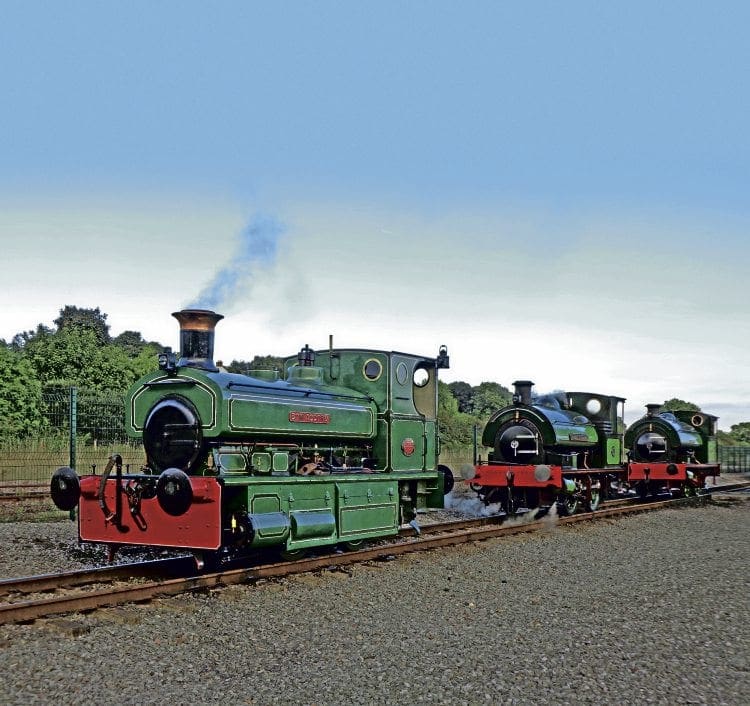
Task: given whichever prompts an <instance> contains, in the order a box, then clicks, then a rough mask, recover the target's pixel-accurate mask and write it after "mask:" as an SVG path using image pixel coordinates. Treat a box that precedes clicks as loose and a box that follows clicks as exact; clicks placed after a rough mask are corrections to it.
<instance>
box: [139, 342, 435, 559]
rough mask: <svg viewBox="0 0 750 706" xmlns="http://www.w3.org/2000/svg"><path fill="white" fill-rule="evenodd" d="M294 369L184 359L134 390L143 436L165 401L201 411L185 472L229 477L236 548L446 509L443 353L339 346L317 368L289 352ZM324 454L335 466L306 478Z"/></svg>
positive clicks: (227, 504) (352, 532)
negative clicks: (194, 451) (248, 370)
mask: <svg viewBox="0 0 750 706" xmlns="http://www.w3.org/2000/svg"><path fill="white" fill-rule="evenodd" d="M286 368H287V371H286V375H285V379H283V380H280V379H276V377H277V376H276V374H270V373H268V372H265V371H264V372H261V373H259V374H258V375H257V376H247V375H237V374H232V373H228V372H224V371H223V370H220V369H215V370H206V369H202V368H198V367H188V366H180V367H178V368H177V370H175V371H170V372H169V373H167V372H165V371H159V372H155V373H152V374H150V375H147V376H145V377H144V378H142V379H141V380H139V381H138V382H137V383H136V384H135V385H134V386H133V387H132V388H131V390H130V391H129V393H128V397H127V403H126V428H127V431H128V434H129V435H130V436H132V437H134V438H141V437H143V433H144V428H145V425H146V422H147V420H148V418H149V415H150V414H151V411H152V410H153V408H154V407H155V405H157V404H158V403H159V402H161V401H163V400H165V399H173V400H179V401H180V402H183V403H186V404H188V405H189V406H190V407H191V408H192V409H193V410H194V411H195V413H196V416H197V418H198V420H199V421H198V424H199V426H200V433H201V437H200V438H201V441H200V443H201V451H200V455H199V458H198V461H197V463H195V464H194V465H192V466H191V467H190V468H184V469H181V470H185V471H186V472H188V473H189V474H191V475H207V476H216V477H217V478H218V479H219V482H220V483H221V485H222V487H223V489H222V523H223V532H224V533H225V534H226V535H227V537H228V539H227V541H226V546H231V545H232V544H233V543H234V544H238V545H239V544H241V545H242V546H245V547H252V548H259V547H266V546H279V545H280V546H283V547H285V548H286V549H287V550H290V551H294V550H297V549H304V548H307V547H312V546H319V545H324V544H334V543H337V542H358V541H359V540H362V539H369V538H373V537H379V536H383V535H390V534H396V533H397V532H398V528H399V525H400V524H402V523H404V522H408V521H409V520H411V519H413V518H414V517H415V513H416V512H418V511H419V510H423V509H426V508H430V507H443V502H444V500H443V476H442V475H441V474H440V473H439V472H438V470H437V458H438V453H439V442H438V429H437V365H436V361H435V360H434V359H431V358H424V357H421V356H414V355H408V354H404V353H397V352H384V351H372V350H358V349H357V350H331V351H322V352H317V353H316V360H315V364H314V365H310V366H300V365H298V364H297V358H296V357H295V358H289V359H288V360H287V361H286ZM415 371H417V372H418V373H419V372H421V371H423V373H422V374H423V376H424V377H425V378H426V381H425V383H424V384H423V385H417V384H415V382H414V375H415ZM313 458H314V459H315V460H318V459H320V460H321V461H322V462H325V466H324V467H321V468H320V470H319V471H318V469H316V471H315V475H303V474H302V472H303V471H304V470H306V464H309V463H310V461H311V460H312V459H313ZM365 461H366V462H367V463H365Z"/></svg>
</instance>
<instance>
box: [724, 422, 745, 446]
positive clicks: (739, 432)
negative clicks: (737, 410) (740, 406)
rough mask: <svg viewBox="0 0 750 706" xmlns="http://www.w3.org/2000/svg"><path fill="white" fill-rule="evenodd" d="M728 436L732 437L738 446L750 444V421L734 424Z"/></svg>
mask: <svg viewBox="0 0 750 706" xmlns="http://www.w3.org/2000/svg"><path fill="white" fill-rule="evenodd" d="M728 436H730V437H731V438H732V440H733V441H734V445H736V446H744V445H748V446H750V422H740V423H739V424H732V427H731V429H730V431H729V434H728Z"/></svg>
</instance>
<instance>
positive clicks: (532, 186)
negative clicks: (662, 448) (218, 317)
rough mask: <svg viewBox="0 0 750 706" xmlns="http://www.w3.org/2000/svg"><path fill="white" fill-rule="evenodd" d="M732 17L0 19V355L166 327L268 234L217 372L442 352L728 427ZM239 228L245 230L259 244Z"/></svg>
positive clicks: (736, 115)
mask: <svg viewBox="0 0 750 706" xmlns="http://www.w3.org/2000/svg"><path fill="white" fill-rule="evenodd" d="M748 20H750V6H748V5H747V4H745V3H740V2H725V3H716V4H713V5H708V4H706V3H691V2H663V3H646V2H628V3H624V2H623V3H595V2H568V3H553V2H536V3H535V2H531V3H498V2H469V3H456V2H452V3H449V2H410V3H396V2H378V3H374V2H362V3H351V2H317V3H303V2H290V3H283V4H282V3H254V2H237V3H227V2H217V3H212V4H210V5H209V4H205V3H191V2H179V3H178V2H158V3H139V2H130V3H94V2H67V3H65V4H62V5H55V4H48V3H29V2H5V3H3V6H2V9H0V86H2V95H3V110H2V111H0V155H2V158H1V159H0V239H1V240H2V242H3V243H4V244H5V252H6V274H5V277H4V280H5V282H4V285H3V287H2V289H0V292H1V294H0V297H1V298H0V310H1V311H3V314H2V316H1V317H0V337H5V338H9V337H10V336H12V335H13V334H14V333H17V332H18V331H20V330H22V329H26V328H31V327H33V326H35V325H36V323H38V322H40V321H41V322H44V323H47V324H50V323H51V321H52V320H53V319H54V318H55V317H56V315H57V312H58V310H59V309H60V308H61V307H62V306H64V305H65V304H75V305H77V306H99V307H101V308H102V310H103V311H105V312H107V313H108V315H109V321H110V322H111V324H112V331H113V333H118V332H119V331H121V330H123V329H126V328H131V329H136V330H140V331H142V332H143V333H144V335H146V336H147V337H149V338H156V339H158V340H162V341H164V342H165V343H173V344H174V343H175V342H176V338H177V337H176V324H175V322H174V321H173V320H172V319H171V318H170V316H169V313H170V312H171V311H174V310H175V309H177V308H180V307H181V306H183V305H185V304H188V303H190V302H191V301H193V300H195V298H196V296H198V295H199V293H200V292H201V291H203V290H204V289H205V287H206V286H207V285H209V284H210V283H211V282H212V280H213V278H214V277H215V276H216V274H217V273H218V272H220V271H222V270H226V269H227V268H230V269H231V268H232V266H233V263H235V264H236V263H237V260H238V257H239V256H240V255H241V254H242V252H243V250H242V234H243V233H245V232H247V228H248V225H249V224H252V223H256V222H264V223H274V224H277V225H278V228H277V229H276V230H274V231H273V232H274V238H277V239H278V243H277V246H276V247H275V258H274V259H271V260H269V259H268V258H265V259H263V261H262V262H259V263H257V264H253V263H252V262H250V263H248V268H247V272H246V276H245V278H244V281H243V282H242V283H241V285H242V286H240V287H239V288H238V289H237V290H236V291H235V292H234V293H233V296H232V297H230V298H229V299H228V300H227V301H226V302H224V304H223V306H222V307H221V311H222V313H225V314H226V316H227V318H226V320H225V321H223V322H222V323H221V324H220V326H221V328H220V329H219V330H218V331H217V348H218V353H217V355H222V357H225V358H227V359H231V358H233V357H237V358H251V357H252V356H253V355H255V354H256V353H261V354H265V353H281V354H286V353H290V352H292V351H294V350H296V349H297V348H298V347H299V346H301V345H302V344H304V343H309V344H310V345H312V346H318V347H324V346H326V345H327V341H328V334H329V333H333V334H334V336H335V340H336V342H337V344H340V345H358V346H372V347H376V348H389V349H390V348H393V349H402V350H403V349H407V350H415V351H423V352H425V353H429V354H432V353H433V352H435V351H436V350H437V346H438V345H439V344H440V343H446V344H448V346H449V348H450V350H451V356H452V357H451V361H452V369H451V371H449V372H448V373H447V374H446V375H445V379H447V380H451V379H463V380H467V381H469V382H472V383H478V382H480V381H481V380H485V379H493V380H497V381H499V382H502V383H504V384H506V385H508V384H510V383H511V382H512V381H513V380H514V379H517V378H524V377H528V378H531V379H533V380H536V381H537V383H538V385H539V387H540V389H543V390H544V389H546V390H548V389H553V388H569V389H572V388H577V389H591V390H594V391H602V392H611V393H612V394H619V395H622V396H624V397H627V398H628V410H629V417H631V418H632V417H633V416H636V415H639V414H640V411H641V410H642V405H643V404H645V403H646V402H650V401H660V400H663V399H665V398H668V397H672V396H678V397H682V398H683V399H689V400H692V401H694V402H697V403H698V404H701V405H702V406H703V407H704V409H706V411H711V412H714V413H716V414H719V415H720V416H721V422H720V424H721V426H722V427H724V428H728V426H729V425H730V424H731V423H736V422H737V421H744V420H750V400H749V399H748V379H750V375H749V374H748V373H750V364H748V362H747V360H748V357H747V354H746V351H747V350H748V346H749V345H750V322H749V320H748V305H747V295H746V276H747V272H748V266H749V265H750V238H749V237H748V226H749V225H750V207H749V206H748V199H747V196H748V184H749V183H750V173H749V172H750V137H749V135H750V132H749V131H748V129H747V125H748V124H750V121H749V120H748V118H750V115H749V113H750V110H749V108H750V91H749V90H748V85H747V84H748V78H747V76H748V66H749V65H750V49H749V48H748V43H747V41H746V37H745V33H746V27H747V26H748ZM258 219H260V221H259V220H258Z"/></svg>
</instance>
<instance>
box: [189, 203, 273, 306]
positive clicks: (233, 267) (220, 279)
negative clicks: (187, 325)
mask: <svg viewBox="0 0 750 706" xmlns="http://www.w3.org/2000/svg"><path fill="white" fill-rule="evenodd" d="M284 230H285V229H284V226H283V225H282V224H281V223H280V222H279V221H277V220H276V219H275V218H272V217H268V216H261V215H258V216H255V217H254V218H253V219H252V220H251V221H250V223H249V224H248V225H247V226H246V227H245V229H244V230H243V231H242V232H241V233H240V236H239V243H238V246H237V251H236V252H235V253H234V254H233V255H232V257H231V259H230V261H229V262H228V263H227V264H226V265H224V267H222V268H221V269H220V270H219V271H218V272H217V273H216V274H215V275H214V278H213V279H212V280H211V281H210V282H209V283H208V284H207V285H206V286H205V287H204V288H203V290H202V291H201V293H200V294H199V295H198V296H197V298H196V299H194V300H193V301H192V302H191V303H190V304H188V305H187V308H189V309H211V310H213V311H219V310H226V309H227V308H229V307H230V306H231V305H232V304H234V303H235V302H236V301H237V300H238V299H240V298H241V297H242V296H243V295H248V294H249V292H250V290H251V288H252V285H253V279H254V277H255V274H256V273H257V271H258V270H259V269H262V268H263V267H268V266H270V265H272V264H273V262H274V260H275V259H276V251H277V249H278V241H279V237H280V236H281V235H282V233H283V232H284Z"/></svg>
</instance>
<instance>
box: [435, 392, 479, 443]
mask: <svg viewBox="0 0 750 706" xmlns="http://www.w3.org/2000/svg"><path fill="white" fill-rule="evenodd" d="M476 421H477V420H476V419H475V418H474V417H473V416H471V415H470V414H465V413H464V412H459V409H458V401H457V400H456V398H455V397H454V396H453V393H452V392H451V390H450V387H449V386H448V385H446V384H445V383H444V382H442V381H440V380H438V424H439V426H440V443H441V445H442V446H444V447H445V448H448V449H455V448H459V447H465V446H469V445H470V444H472V443H473V434H474V425H475V424H476Z"/></svg>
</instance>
